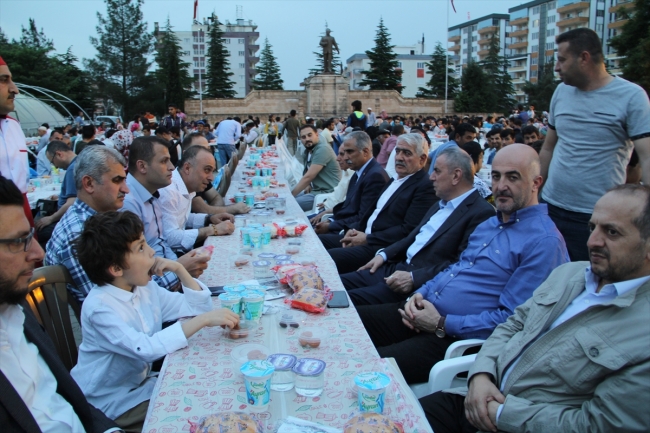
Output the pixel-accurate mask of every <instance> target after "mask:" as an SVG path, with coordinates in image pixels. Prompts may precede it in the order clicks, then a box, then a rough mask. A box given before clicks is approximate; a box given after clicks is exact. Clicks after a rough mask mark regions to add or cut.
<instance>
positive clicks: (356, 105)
mask: <svg viewBox="0 0 650 433" xmlns="http://www.w3.org/2000/svg"><path fill="white" fill-rule="evenodd" d="M350 105H352V108H354V111H361V101H359V100H358V99H357V100H356V101H352V103H351V104H350Z"/></svg>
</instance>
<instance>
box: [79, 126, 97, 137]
mask: <svg viewBox="0 0 650 433" xmlns="http://www.w3.org/2000/svg"><path fill="white" fill-rule="evenodd" d="M94 136H95V125H84V126H83V127H82V128H81V138H93V137H94Z"/></svg>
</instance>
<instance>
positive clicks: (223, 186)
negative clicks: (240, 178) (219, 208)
mask: <svg viewBox="0 0 650 433" xmlns="http://www.w3.org/2000/svg"><path fill="white" fill-rule="evenodd" d="M231 177H232V173H231V172H230V167H228V166H225V167H224V168H223V175H222V176H221V182H220V183H219V190H218V191H217V192H218V193H219V195H220V196H221V197H225V196H226V193H227V192H228V188H230V179H231Z"/></svg>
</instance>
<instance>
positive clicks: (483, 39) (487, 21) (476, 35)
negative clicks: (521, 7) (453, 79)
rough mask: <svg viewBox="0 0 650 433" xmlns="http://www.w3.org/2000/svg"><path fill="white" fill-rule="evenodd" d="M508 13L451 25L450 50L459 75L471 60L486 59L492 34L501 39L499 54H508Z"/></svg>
mask: <svg viewBox="0 0 650 433" xmlns="http://www.w3.org/2000/svg"><path fill="white" fill-rule="evenodd" d="M509 19H510V16H509V15H508V14H491V15H486V16H484V17H481V18H477V19H474V20H471V21H467V22H464V23H462V24H458V25H456V26H453V27H449V29H448V32H447V38H448V39H447V40H448V41H449V42H451V43H452V45H451V46H449V48H448V50H449V51H450V54H451V56H452V57H451V59H452V60H453V61H454V63H456V65H457V72H458V75H459V76H460V75H462V68H463V67H464V66H466V65H467V63H469V62H470V61H474V62H480V61H482V60H484V59H485V56H487V54H488V48H489V47H490V41H491V40H492V36H495V37H496V38H497V39H498V41H499V47H500V50H499V54H500V55H506V50H507V42H508V41H507V39H508V20H509Z"/></svg>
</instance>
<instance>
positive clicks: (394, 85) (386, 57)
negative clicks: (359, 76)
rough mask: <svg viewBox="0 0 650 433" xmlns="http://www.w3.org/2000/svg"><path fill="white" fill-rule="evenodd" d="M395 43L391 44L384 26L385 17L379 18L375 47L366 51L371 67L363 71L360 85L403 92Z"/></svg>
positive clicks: (371, 88)
mask: <svg viewBox="0 0 650 433" xmlns="http://www.w3.org/2000/svg"><path fill="white" fill-rule="evenodd" d="M393 48H395V46H394V45H391V44H390V34H389V33H388V29H386V27H385V26H384V20H383V18H380V19H379V26H378V29H377V36H376V37H375V48H374V49H372V50H368V51H366V55H367V56H368V58H369V59H370V69H369V70H367V71H363V72H362V73H363V75H364V76H365V77H364V79H363V80H362V81H361V82H360V83H359V85H360V86H369V87H370V90H397V91H398V92H399V93H402V90H404V89H405V87H404V86H402V83H401V81H402V70H401V69H399V62H398V61H397V54H395V52H394V51H393Z"/></svg>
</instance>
